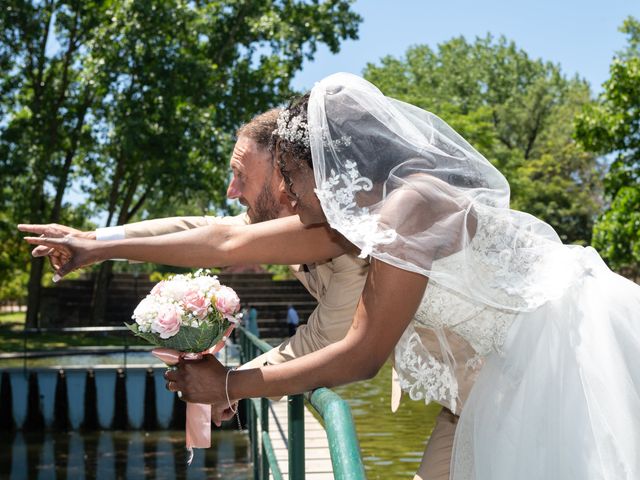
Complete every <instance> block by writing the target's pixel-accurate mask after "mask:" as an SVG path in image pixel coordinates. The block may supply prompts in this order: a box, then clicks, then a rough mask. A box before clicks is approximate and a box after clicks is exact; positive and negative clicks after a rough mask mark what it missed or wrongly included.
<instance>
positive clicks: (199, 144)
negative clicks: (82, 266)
mask: <svg viewBox="0 0 640 480" xmlns="http://www.w3.org/2000/svg"><path fill="white" fill-rule="evenodd" d="M8 3H9V4H8V5H7V6H5V8H4V9H3V11H2V12H0V65H2V67H3V68H2V73H1V74H0V111H1V112H2V118H3V123H2V124H0V126H1V127H2V132H1V133H0V154H2V156H1V157H0V158H2V160H0V162H2V163H1V164H0V169H2V170H1V171H2V174H3V179H5V178H7V179H8V175H11V176H12V180H13V182H14V183H13V184H12V186H11V187H9V186H8V185H9V184H10V182H8V180H7V181H3V190H2V191H6V189H8V188H11V189H12V191H11V193H10V195H7V196H6V197H5V202H4V205H3V209H6V211H10V212H11V217H12V218H11V221H14V222H19V221H29V222H34V223H42V222H57V221H61V219H62V211H63V210H64V208H65V206H64V204H63V199H64V196H65V192H66V191H67V186H68V185H69V183H70V180H71V179H72V178H76V179H79V181H81V182H82V183H83V185H84V189H85V191H86V192H87V193H88V194H90V196H91V198H92V202H93V204H92V205H93V207H94V208H95V209H96V210H98V211H105V212H106V217H107V222H106V224H107V225H111V224H114V223H124V222H127V221H129V220H130V219H131V218H133V216H134V215H136V214H144V212H145V211H147V212H149V211H153V209H155V208H164V209H166V208H167V207H168V206H170V205H172V204H179V203H180V202H184V201H185V200H187V199H191V198H193V197H199V198H204V194H205V193H206V194H208V195H209V197H208V198H209V203H208V206H209V207H212V206H219V207H220V206H223V203H222V199H223V196H222V195H223V194H222V192H223V189H222V188H221V185H222V184H223V182H224V179H225V177H226V160H227V154H228V152H229V146H230V144H231V141H232V133H233V131H234V130H235V128H236V127H237V126H238V125H239V124H240V123H241V122H243V121H246V120H248V119H249V118H250V117H251V116H252V115H253V114H255V113H257V112H259V111H262V110H265V109H266V108H269V107H271V106H274V105H276V104H278V103H280V102H282V101H283V100H284V99H286V98H288V97H289V96H290V95H291V94H292V91H291V88H290V80H291V78H292V77H293V75H294V74H295V72H296V71H298V70H299V69H300V68H301V66H302V62H303V60H304V59H305V58H312V57H313V54H314V52H315V50H316V48H317V45H318V44H319V43H324V44H326V45H327V46H328V47H329V48H330V49H331V50H332V51H333V52H336V51H337V50H338V49H339V46H340V42H341V41H342V40H344V39H347V38H356V36H357V27H358V24H359V21H360V18H359V17H358V15H356V14H355V13H353V12H352V11H351V9H350V8H351V7H350V5H351V3H352V2H351V0H325V1H319V0H312V1H285V2H282V1H275V0H228V1H224V2H223V1H209V2H203V1H195V2H181V1H179V0H145V1H136V2H133V1H125V0H122V1H110V0H102V1H100V0H95V1H80V0H75V1H72V0H69V1H55V0H47V1H35V0H34V1H31V2H25V1H24V0H13V1H10V2H8ZM54 40H55V41H54ZM56 44H57V47H56V46H55V45H56ZM5 175H7V176H6V177H5ZM16 181H17V182H18V183H19V185H15V182H16ZM108 269H109V267H104V269H103V270H102V272H101V274H100V275H99V276H98V284H97V287H99V286H101V285H104V284H105V283H106V281H107V279H108V277H109V271H108ZM42 272H43V264H42V262H41V261H38V260H32V261H31V268H30V278H29V301H28V302H29V303H28V306H29V313H28V322H29V323H30V324H32V325H34V324H35V323H36V321H37V311H38V298H39V289H40V285H41V278H42ZM94 291H95V292H100V291H101V289H100V288H96V289H94ZM103 300H104V297H102V299H100V298H97V299H96V300H95V302H94V303H95V305H94V321H100V320H101V315H102V313H101V311H103V307H104V305H103V304H104V301H103ZM101 303H102V304H101Z"/></svg>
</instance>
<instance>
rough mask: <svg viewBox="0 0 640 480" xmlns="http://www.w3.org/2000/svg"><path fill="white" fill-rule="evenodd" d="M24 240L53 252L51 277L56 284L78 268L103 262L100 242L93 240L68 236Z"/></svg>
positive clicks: (26, 238) (27, 238)
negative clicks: (52, 273)
mask: <svg viewBox="0 0 640 480" xmlns="http://www.w3.org/2000/svg"><path fill="white" fill-rule="evenodd" d="M23 231H27V230H23ZM33 233H37V232H33ZM24 240H25V241H26V242H27V243H29V244H31V245H41V246H44V247H47V248H49V249H52V250H54V253H52V255H53V256H54V257H55V258H56V261H55V263H53V262H52V264H53V268H54V270H55V272H56V273H55V275H54V276H53V281H54V282H57V281H58V280H60V279H61V278H62V277H64V276H65V275H67V274H68V273H70V272H73V271H74V270H77V269H78V268H82V267H86V266H89V265H92V264H94V263H97V262H101V261H102V260H104V258H103V257H102V256H101V254H100V251H101V249H100V247H101V242H96V241H95V240H87V239H82V238H77V237H72V236H69V235H67V236H66V237H62V238H49V237H25V238H24Z"/></svg>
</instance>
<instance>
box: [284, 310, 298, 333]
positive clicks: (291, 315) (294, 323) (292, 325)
mask: <svg viewBox="0 0 640 480" xmlns="http://www.w3.org/2000/svg"><path fill="white" fill-rule="evenodd" d="M299 323H300V317H299V316H298V312H296V309H295V308H293V305H291V304H289V308H288V309H287V326H288V327H289V336H290V337H293V336H294V335H295V333H296V330H297V329H298V324H299Z"/></svg>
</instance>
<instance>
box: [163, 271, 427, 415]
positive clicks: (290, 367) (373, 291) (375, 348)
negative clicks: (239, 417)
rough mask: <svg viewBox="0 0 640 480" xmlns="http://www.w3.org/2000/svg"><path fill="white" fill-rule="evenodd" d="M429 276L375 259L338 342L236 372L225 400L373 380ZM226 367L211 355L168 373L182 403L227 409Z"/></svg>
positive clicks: (405, 322)
mask: <svg viewBox="0 0 640 480" xmlns="http://www.w3.org/2000/svg"><path fill="white" fill-rule="evenodd" d="M426 285H427V278H426V277H424V276H421V275H419V274H416V273H413V272H408V271H405V270H401V269H399V268H396V267H393V266H390V265H388V264H385V263H382V262H380V261H378V260H373V261H372V264H371V267H370V270H369V275H368V277H367V282H366V284H365V288H364V291H363V293H362V297H361V299H360V303H359V304H358V308H357V310H356V314H355V317H354V320H353V323H352V326H351V328H350V330H349V332H348V333H347V335H346V336H345V338H344V339H343V340H341V341H339V342H336V343H334V344H332V345H329V346H327V347H325V348H322V349H321V350H318V351H315V352H313V353H310V354H308V355H305V356H303V357H300V358H297V359H295V360H291V361H289V362H285V363H283V364H280V365H270V366H266V367H262V368H255V369H247V370H238V371H235V372H233V374H231V375H230V376H229V385H228V386H229V389H228V390H229V399H230V400H231V401H234V400H239V399H242V398H255V397H272V396H273V397H280V396H283V395H288V394H295V393H300V392H305V391H309V390H311V389H314V388H317V387H333V386H337V385H342V384H345V383H349V382H354V381H358V380H362V379H366V378H370V377H372V376H374V375H375V374H376V373H377V371H378V370H379V369H380V367H381V366H382V365H383V364H384V362H385V361H386V360H387V358H388V357H389V355H390V353H391V351H392V350H393V347H394V346H395V344H396V343H397V342H398V340H399V338H400V336H401V335H402V333H403V332H404V330H405V329H406V327H407V325H408V323H409V322H410V321H411V319H412V318H413V315H414V313H415V311H416V309H417V308H418V305H419V304H420V301H421V299H422V296H423V294H424V290H425V287H426ZM225 374H226V369H225V367H223V366H222V365H221V364H219V363H218V362H217V360H216V359H215V358H213V357H209V358H207V359H206V360H204V361H200V362H189V361H183V362H182V363H181V364H180V365H179V368H178V369H177V370H176V371H171V372H168V373H167V374H166V377H167V379H168V380H170V382H169V388H170V389H171V390H173V391H177V390H180V391H181V392H182V393H183V397H182V398H183V400H184V399H186V400H188V401H191V402H202V403H211V404H213V405H214V411H218V413H220V412H221V411H222V410H223V409H224V408H226V407H227V399H226V395H225Z"/></svg>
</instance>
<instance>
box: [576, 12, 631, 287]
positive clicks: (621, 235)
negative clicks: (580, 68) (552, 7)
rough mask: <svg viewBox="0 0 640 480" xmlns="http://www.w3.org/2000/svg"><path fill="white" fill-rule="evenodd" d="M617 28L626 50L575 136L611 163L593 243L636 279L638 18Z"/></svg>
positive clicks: (612, 263)
mask: <svg viewBox="0 0 640 480" xmlns="http://www.w3.org/2000/svg"><path fill="white" fill-rule="evenodd" d="M621 31H623V32H624V33H627V34H628V35H629V42H628V48H627V49H626V50H625V51H623V52H620V54H619V57H618V58H615V59H614V60H613V63H612V64H611V68H610V77H609V79H608V80H607V81H606V82H605V83H604V85H603V92H602V94H601V95H600V98H599V101H598V103H597V104H595V105H589V106H587V107H585V108H584V110H583V112H582V114H581V115H579V116H578V118H577V119H576V138H577V139H578V140H579V141H580V142H581V143H582V144H583V145H584V146H585V148H587V149H589V150H591V151H593V152H596V153H599V154H602V155H606V154H609V155H610V156H611V157H612V158H613V161H612V163H611V165H610V167H609V171H608V172H607V174H606V176H605V182H604V185H605V194H606V198H607V200H609V201H610V205H609V207H608V209H607V210H606V211H605V212H604V214H603V215H602V216H601V217H600V218H599V219H598V221H597V223H596V225H595V226H594V238H593V245H594V247H596V248H598V249H599V250H600V251H601V253H602V255H603V257H604V258H605V259H606V260H607V261H608V262H609V264H610V266H611V267H612V268H616V269H618V270H620V272H622V273H624V274H626V275H628V276H630V277H632V278H639V277H640V246H639V237H640V220H639V216H638V211H639V210H640V22H639V21H638V20H636V19H634V18H633V17H629V18H628V19H627V20H626V21H625V22H624V24H623V26H622V28H621Z"/></svg>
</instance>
